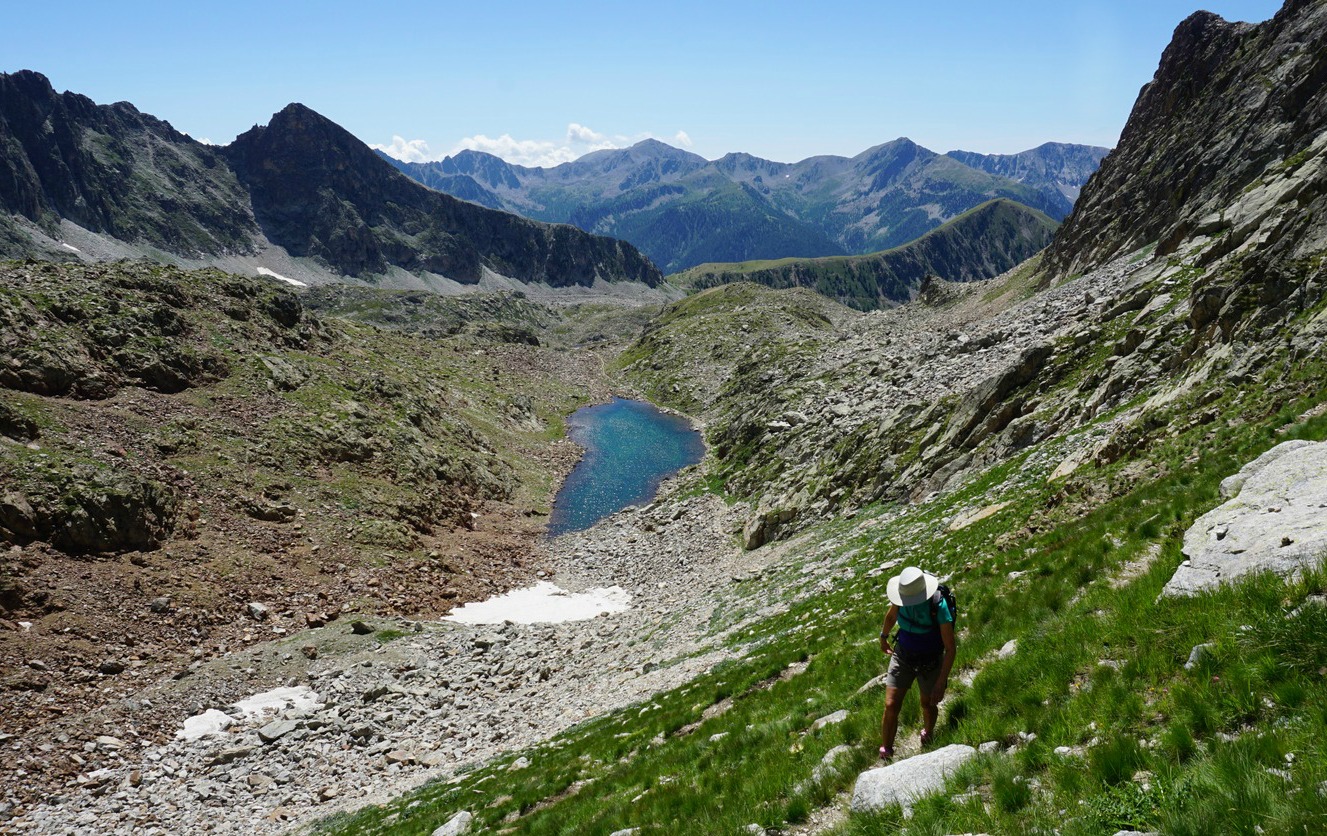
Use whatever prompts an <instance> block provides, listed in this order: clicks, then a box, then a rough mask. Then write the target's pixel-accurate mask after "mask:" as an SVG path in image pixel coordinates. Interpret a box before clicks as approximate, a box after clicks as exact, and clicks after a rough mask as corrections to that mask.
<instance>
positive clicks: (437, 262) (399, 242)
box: [226, 104, 661, 287]
mask: <svg viewBox="0 0 1327 836" xmlns="http://www.w3.org/2000/svg"><path fill="white" fill-rule="evenodd" d="M226 157H227V159H229V160H230V162H231V164H232V165H233V166H234V168H235V171H236V173H237V174H238V176H239V178H240V180H241V182H243V183H244V184H245V186H246V187H247V188H248V189H249V192H250V194H251V195H252V198H253V205H254V212H255V214H256V215H257V217H258V220H259V223H260V224H261V225H262V227H263V231H264V232H265V233H266V234H267V236H268V238H269V239H270V240H272V241H273V242H275V243H278V244H281V245H282V246H284V247H286V249H287V250H289V251H290V252H291V253H292V254H293V255H297V256H311V257H313V258H316V259H318V260H320V261H323V262H324V263H326V264H328V265H330V266H332V267H334V268H336V269H337V270H340V271H342V272H344V273H346V274H348V275H351V276H360V275H366V274H380V273H384V272H386V271H387V270H388V269H390V268H391V267H401V268H403V269H405V270H408V271H421V270H423V271H428V272H432V273H441V274H443V275H445V276H447V277H449V278H452V279H455V280H457V281H461V282H470V283H473V282H477V281H479V279H480V277H481V275H482V269H483V268H485V267H487V268H489V269H491V270H493V271H494V272H495V273H499V274H501V275H505V276H514V277H519V278H520V279H522V280H523V281H527V282H544V283H547V284H549V285H552V286H554V287H565V286H568V285H590V284H593V282H594V280H595V279H596V278H601V279H605V280H613V279H619V280H628V281H639V282H643V283H645V284H648V285H651V286H653V285H657V284H658V283H659V281H660V280H661V276H660V274H659V272H658V270H657V269H656V268H655V267H654V266H653V265H652V264H650V263H649V262H648V261H647V260H646V259H645V258H644V257H642V256H641V255H640V254H639V253H638V252H637V251H636V250H635V249H634V248H633V247H631V246H630V245H628V244H624V243H622V242H620V241H614V240H611V239H606V238H597V237H595V236H592V235H588V234H586V233H584V232H582V231H580V230H578V229H576V228H575V227H571V226H558V225H549V224H543V223H537V222H534V221H528V220H525V219H523V218H519V217H516V216H514V215H510V214H507V213H504V212H496V211H493V210H490V209H484V208H481V207H477V206H474V205H473V204H470V203H466V202H465V201H461V200H458V199H456V198H453V197H451V196H449V195H444V194H441V193H439V192H435V191H432V190H431V189H427V188H424V187H423V186H421V185H419V184H418V183H415V182H413V181H411V180H410V179H408V178H406V177H405V176H404V175H402V174H400V173H398V172H397V171H395V170H393V169H392V167H391V166H390V165H388V164H387V163H386V162H384V161H383V160H381V159H380V158H379V157H378V156H377V155H375V154H374V153H373V152H372V151H371V150H369V148H368V147H367V146H365V145H364V144H363V143H362V142H360V141H359V140H357V139H355V138H354V137H353V136H351V135H350V134H349V133H348V132H347V131H345V130H344V129H343V128H341V127H339V126H337V125H335V124H334V123H332V122H331V121H330V120H328V119H326V118H324V117H322V116H320V115H318V114H317V113H314V112H313V111H312V110H310V109H308V108H307V107H304V106H303V105H299V104H292V105H289V106H288V107H286V108H285V109H284V110H282V111H281V112H280V113H278V114H276V115H275V116H273V117H272V121H271V123H270V124H269V125H267V126H266V127H255V128H254V129H252V130H250V131H248V132H247V133H244V134H242V135H240V136H239V137H237V138H236V140H235V142H234V143H232V144H231V145H230V146H228V147H227V148H226Z"/></svg>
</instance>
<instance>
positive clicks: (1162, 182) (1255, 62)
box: [1047, 0, 1327, 275]
mask: <svg viewBox="0 0 1327 836" xmlns="http://www.w3.org/2000/svg"><path fill="white" fill-rule="evenodd" d="M1325 88H1327V6H1325V5H1324V4H1322V3H1321V2H1313V0H1293V2H1289V3H1287V4H1286V5H1285V7H1284V8H1283V9H1282V10H1281V11H1280V12H1279V13H1278V14H1277V15H1276V17H1274V18H1273V19H1271V20H1269V21H1267V22H1266V23H1263V24H1261V25H1258V26H1250V25H1248V24H1243V23H1228V22H1226V21H1224V20H1222V19H1221V18H1220V17H1217V16H1216V15H1214V14H1211V13H1209V12H1198V13H1197V14H1194V15H1193V16H1192V17H1190V18H1188V19H1187V20H1185V21H1184V22H1183V23H1181V24H1180V25H1179V27H1178V28H1176V30H1175V36H1174V39H1173V40H1172V42H1171V44H1170V46H1169V47H1167V48H1166V51H1165V53H1164V54H1163V55H1162V58H1161V64H1160V66H1159V67H1158V68H1157V72H1156V75H1155V76H1154V77H1153V79H1152V81H1151V82H1149V83H1148V84H1147V85H1146V86H1145V87H1144V88H1143V90H1142V92H1141V93H1140V95H1139V97H1138V101H1137V103H1136V104H1135V105H1134V109H1133V112H1132V113H1131V114H1130V116H1129V121H1128V124H1127V125H1126V126H1125V129H1124V133H1123V134H1122V135H1121V137H1120V144H1119V147H1118V148H1116V149H1115V151H1114V152H1112V153H1111V154H1110V156H1109V157H1107V158H1106V159H1105V161H1104V162H1103V163H1102V165H1101V169H1100V171H1099V172H1098V173H1097V174H1096V175H1095V176H1094V177H1093V178H1092V180H1091V182H1089V183H1088V185H1087V187H1086V188H1084V190H1083V195H1082V197H1081V198H1080V200H1079V202H1078V204H1077V205H1076V207H1075V209H1074V212H1073V214H1072V215H1071V216H1070V217H1069V219H1068V220H1067V221H1066V222H1065V225H1064V228H1063V230H1062V231H1061V232H1060V234H1059V235H1058V236H1057V238H1056V241H1055V244H1054V246H1053V247H1052V248H1051V251H1050V253H1049V255H1048V258H1047V262H1048V264H1049V265H1050V266H1051V267H1052V268H1053V269H1054V270H1055V271H1057V273H1058V274H1060V275H1069V274H1073V273H1078V272H1082V271H1083V270H1085V269H1090V268H1091V267H1094V266H1097V265H1100V264H1102V263H1104V262H1105V261H1108V260H1109V259H1111V258H1112V257H1114V256H1116V255H1119V254H1121V253H1126V252H1130V251H1132V250H1136V249H1138V248H1140V247H1143V246H1146V245H1149V244H1153V243H1155V244H1156V245H1157V255H1162V256H1166V255H1170V254H1172V253H1174V252H1176V251H1177V250H1178V249H1179V248H1180V247H1181V246H1182V245H1183V244H1184V243H1185V242H1186V241H1189V240H1191V239H1193V238H1194V237H1196V236H1224V238H1225V240H1223V241H1222V242H1221V243H1220V244H1219V245H1218V246H1217V247H1216V249H1215V250H1214V251H1213V252H1212V254H1211V255H1209V256H1208V258H1209V260H1210V259H1211V258H1214V257H1216V256H1217V255H1219V254H1224V253H1227V252H1230V251H1232V250H1233V249H1236V248H1238V247H1240V246H1242V245H1243V244H1244V243H1246V242H1247V241H1248V240H1249V236H1250V234H1252V232H1253V231H1254V229H1256V228H1259V227H1261V224H1259V225H1257V226H1254V227H1251V226H1249V225H1248V224H1247V223H1246V224H1242V225H1240V224H1235V223H1234V221H1233V219H1234V217H1235V216H1236V215H1241V216H1243V215H1244V214H1246V210H1253V209H1254V207H1253V205H1252V204H1253V203H1254V202H1255V201H1258V200H1261V199H1263V198H1264V197H1266V198H1267V199H1269V200H1271V201H1272V203H1271V206H1269V207H1268V211H1276V212H1281V213H1285V214H1286V215H1287V217H1286V218H1285V225H1282V226H1278V227H1277V231H1276V232H1275V233H1272V232H1271V230H1270V228H1269V229H1266V230H1264V233H1265V234H1267V235H1272V234H1274V235H1275V237H1277V238H1282V239H1284V242H1285V243H1284V244H1283V245H1282V246H1281V247H1280V249H1299V250H1303V249H1305V248H1306V247H1310V246H1316V244H1318V243H1320V242H1321V241H1322V239H1323V234H1324V233H1323V230H1322V228H1321V224H1322V220H1321V217H1322V213H1321V212H1320V211H1318V208H1317V207H1319V205H1320V202H1321V201H1322V199H1323V198H1322V191H1323V187H1322V181H1321V180H1320V179H1317V178H1316V177H1314V178H1306V177H1304V176H1295V175H1296V172H1298V171H1299V170H1300V169H1301V168H1303V167H1304V166H1305V165H1306V164H1307V163H1308V162H1309V161H1310V159H1311V158H1316V157H1317V156H1319V155H1320V153H1321V143H1320V142H1319V140H1320V139H1321V136H1322V132H1323V129H1324V126H1325V125H1327V92H1325ZM1290 179H1293V180H1294V181H1295V182H1297V183H1301V184H1302V185H1296V186H1293V187H1292V186H1289V185H1287V186H1286V188H1287V189H1289V190H1288V191H1282V192H1280V193H1278V194H1277V195H1275V196H1274V197H1272V196H1269V195H1266V194H1264V192H1265V189H1266V187H1267V186H1268V185H1269V184H1270V183H1273V182H1281V183H1283V184H1286V183H1288V182H1289V180H1290ZM1310 181H1311V182H1310ZM1310 204H1312V206H1313V207H1314V208H1313V210H1312V211H1311V212H1305V211H1304V210H1305V209H1307V208H1309V206H1310ZM1277 207H1279V208H1277ZM1259 211H1260V210H1259ZM1260 213H1261V214H1263V215H1265V214H1266V213H1265V212H1260ZM1293 216H1299V217H1298V219H1297V218H1296V217H1293ZM1311 218H1312V219H1311ZM1246 220H1247V219H1246ZM1268 243H1271V242H1268Z"/></svg>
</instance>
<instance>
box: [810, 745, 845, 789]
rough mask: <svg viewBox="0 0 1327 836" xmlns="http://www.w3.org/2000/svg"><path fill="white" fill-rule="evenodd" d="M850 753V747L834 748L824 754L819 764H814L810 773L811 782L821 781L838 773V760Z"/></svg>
mask: <svg viewBox="0 0 1327 836" xmlns="http://www.w3.org/2000/svg"><path fill="white" fill-rule="evenodd" d="M851 753H852V747H851V746H835V747H834V748H833V749H830V750H829V751H828V752H826V753H825V756H824V757H823V758H821V759H820V763H818V764H816V768H815V769H813V770H812V771H811V780H812V781H823V780H824V779H826V778H828V777H829V776H831V775H833V774H834V773H835V772H837V771H838V761H839V758H841V757H843V756H844V755H847V754H851Z"/></svg>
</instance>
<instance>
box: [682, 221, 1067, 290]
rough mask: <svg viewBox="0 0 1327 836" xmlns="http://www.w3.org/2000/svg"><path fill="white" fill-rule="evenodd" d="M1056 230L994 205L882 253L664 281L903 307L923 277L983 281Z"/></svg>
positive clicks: (723, 267)
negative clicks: (738, 285) (806, 291)
mask: <svg viewBox="0 0 1327 836" xmlns="http://www.w3.org/2000/svg"><path fill="white" fill-rule="evenodd" d="M1058 226H1059V225H1058V224H1057V223H1056V222H1055V221H1053V220H1051V219H1050V218H1049V217H1047V216H1046V215H1045V214H1044V213H1042V212H1038V211H1037V210H1036V209H1029V208H1028V207H1026V206H1023V205H1022V204H1020V203H1015V202H1014V201H1012V200H1005V199H999V200H992V201H989V202H987V203H983V204H982V205H981V206H978V207H977V208H976V209H971V210H969V211H967V212H965V213H963V214H962V215H959V216H958V217H957V218H955V219H954V220H952V221H949V222H948V223H946V224H944V225H943V226H940V227H938V228H936V229H933V230H931V231H930V232H928V233H926V234H925V235H923V236H922V237H920V238H918V239H917V240H915V241H911V242H909V243H907V244H904V245H903V246H901V247H895V248H894V249H891V250H885V251H883V252H878V253H871V254H869V255H855V256H827V257H823V258H784V259H778V260H774V261H747V262H741V263H736V264H702V265H700V266H698V267H693V268H691V269H690V270H686V271H683V272H681V273H679V274H676V275H674V276H672V277H670V281H673V282H675V283H677V284H679V285H681V286H683V287H686V288H687V289H689V290H702V289H704V288H709V287H715V286H717V285H721V284H729V283H731V282H737V281H750V282H756V283H758V284H763V285H766V286H767V287H775V288H786V287H806V288H810V289H812V290H815V291H816V292H818V293H820V294H821V295H822V296H827V297H829V298H830V299H834V300H835V301H837V302H839V303H841V304H844V305H847V306H849V307H853V308H858V309H861V310H869V309H872V308H878V307H883V306H886V305H889V304H893V303H898V302H905V301H907V300H908V299H910V298H912V295H913V294H914V293H915V292H916V290H917V288H918V287H920V286H921V285H922V283H923V281H924V280H925V279H926V278H927V277H929V276H940V277H943V278H946V279H948V280H950V281H956V282H965V281H973V280H977V279H988V278H991V277H992V276H997V275H999V274H1001V273H1003V272H1005V271H1006V270H1009V269H1011V268H1013V267H1016V266H1017V265H1019V264H1021V263H1022V262H1024V261H1026V260H1027V259H1029V258H1031V257H1032V256H1033V255H1035V254H1036V253H1037V252H1039V251H1040V250H1041V249H1042V248H1044V247H1045V246H1046V245H1047V244H1049V243H1050V242H1051V239H1052V238H1053V237H1054V235H1055V230H1056V228H1057V227H1058Z"/></svg>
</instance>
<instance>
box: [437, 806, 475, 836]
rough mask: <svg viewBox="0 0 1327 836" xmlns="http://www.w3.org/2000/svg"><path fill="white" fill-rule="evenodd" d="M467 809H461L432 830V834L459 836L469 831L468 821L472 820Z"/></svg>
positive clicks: (472, 817)
mask: <svg viewBox="0 0 1327 836" xmlns="http://www.w3.org/2000/svg"><path fill="white" fill-rule="evenodd" d="M474 818H475V817H474V816H472V815H471V814H470V813H469V811H467V810H462V811H461V812H459V813H457V814H456V815H454V816H452V817H451V818H450V819H448V820H447V823H446V824H444V825H443V826H442V827H439V828H438V829H437V830H434V831H433V834H432V836H461V834H462V833H469V832H470V822H472V821H474Z"/></svg>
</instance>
